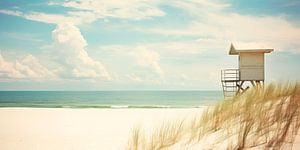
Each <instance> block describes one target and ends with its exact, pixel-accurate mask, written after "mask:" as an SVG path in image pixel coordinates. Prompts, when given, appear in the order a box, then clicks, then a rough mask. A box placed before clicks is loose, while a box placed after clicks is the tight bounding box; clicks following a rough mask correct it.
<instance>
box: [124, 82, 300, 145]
mask: <svg viewBox="0 0 300 150" xmlns="http://www.w3.org/2000/svg"><path fill="white" fill-rule="evenodd" d="M299 127H300V83H299V82H297V83H294V84H269V85H267V86H264V87H262V86H257V87H254V88H251V89H249V90H248V91H247V92H245V93H244V94H242V95H239V96H236V97H233V98H231V99H227V100H224V101H222V102H220V103H218V104H216V105H215V106H213V107H210V108H207V109H206V110H205V111H204V112H203V113H202V115H200V116H199V115H198V116H197V115H195V117H194V118H193V119H191V120H182V121H175V122H169V123H164V124H163V125H162V126H160V127H158V128H157V129H156V130H155V131H154V132H153V133H150V134H148V135H146V134H145V133H144V132H142V130H141V128H136V129H135V130H134V131H133V134H132V137H131V138H130V139H129V142H128V146H127V149H130V150H160V149H173V148H174V149H189V148H198V149H199V148H200V149H238V150H239V149H291V147H292V144H293V142H294V140H295V137H296V135H297V133H298V129H299Z"/></svg>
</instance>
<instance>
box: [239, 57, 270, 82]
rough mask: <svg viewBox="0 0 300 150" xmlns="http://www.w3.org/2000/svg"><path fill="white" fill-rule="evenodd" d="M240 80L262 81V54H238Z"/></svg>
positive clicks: (263, 75)
mask: <svg viewBox="0 0 300 150" xmlns="http://www.w3.org/2000/svg"><path fill="white" fill-rule="evenodd" d="M239 69H240V80H264V77H265V72H264V53H240V55H239Z"/></svg>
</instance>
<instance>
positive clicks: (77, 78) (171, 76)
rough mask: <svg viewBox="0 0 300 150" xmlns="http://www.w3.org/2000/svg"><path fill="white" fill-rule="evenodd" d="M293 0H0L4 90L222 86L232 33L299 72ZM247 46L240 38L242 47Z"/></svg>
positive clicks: (281, 70) (269, 73)
mask: <svg viewBox="0 0 300 150" xmlns="http://www.w3.org/2000/svg"><path fill="white" fill-rule="evenodd" d="M299 16H300V2H299V1H296V0H285V1H279V0H278V1H276V0H266V1H259V0H253V1H238V0H213V1H211V0H172V1H166V0H153V1H145V0H128V1H126V2H125V1H118V0H113V1H101V0H76V1H74V0H70V1H43V0H29V1H21V0H16V1H10V0H1V1H0V20H1V23H0V51H1V55H0V82H1V83H0V90H220V89H221V84H220V70H221V69H224V68H236V67H237V57H235V56H229V55H228V49H229V46H230V44H231V43H234V44H236V45H237V46H241V47H242V48H249V47H251V48H261V47H262V48H265V47H268V48H269V47H271V48H274V50H275V51H274V52H273V53H271V54H267V55H266V71H265V72H266V81H267V82H272V81H294V80H299V79H300V76H299V74H300V69H299V66H300V43H299V41H300V19H299V18H300V17H299ZM243 46H244V47H243Z"/></svg>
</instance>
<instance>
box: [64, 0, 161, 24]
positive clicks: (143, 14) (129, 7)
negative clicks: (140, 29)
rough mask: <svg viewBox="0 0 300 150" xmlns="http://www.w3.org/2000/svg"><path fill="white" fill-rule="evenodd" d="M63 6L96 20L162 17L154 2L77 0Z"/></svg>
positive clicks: (141, 0)
mask: <svg viewBox="0 0 300 150" xmlns="http://www.w3.org/2000/svg"><path fill="white" fill-rule="evenodd" d="M63 6H65V7H70V8H75V9H78V10H80V11H89V12H91V13H94V14H95V16H96V17H98V18H104V17H113V18H122V19H134V20H140V19H146V18H150V17H154V16H164V15H165V13H164V12H163V11H162V10H160V9H159V8H158V6H157V3H156V2H155V1H144V0H126V1H120V0H110V1H106V0H97V1H95V0H94V1H93V0H88V1H86V0H78V1H67V2H64V3H63Z"/></svg>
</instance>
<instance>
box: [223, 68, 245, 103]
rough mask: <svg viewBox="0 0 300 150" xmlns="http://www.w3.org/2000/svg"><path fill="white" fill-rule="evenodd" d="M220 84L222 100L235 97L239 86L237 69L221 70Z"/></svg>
mask: <svg viewBox="0 0 300 150" xmlns="http://www.w3.org/2000/svg"><path fill="white" fill-rule="evenodd" d="M221 82H222V87H223V94H224V98H229V97H233V96H235V95H236V94H237V93H238V92H239V86H240V85H241V83H240V82H241V81H240V71H239V69H224V70H221Z"/></svg>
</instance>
